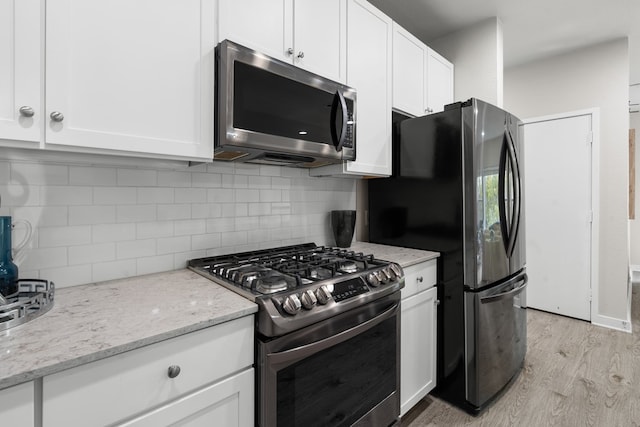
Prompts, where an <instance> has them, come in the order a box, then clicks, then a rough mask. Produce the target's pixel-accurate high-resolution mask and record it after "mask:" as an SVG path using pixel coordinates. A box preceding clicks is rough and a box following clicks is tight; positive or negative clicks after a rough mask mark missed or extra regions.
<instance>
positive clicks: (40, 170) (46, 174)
mask: <svg viewBox="0 0 640 427" xmlns="http://www.w3.org/2000/svg"><path fill="white" fill-rule="evenodd" d="M11 182H12V183H29V185H66V184H68V183H69V167H68V166H62V165H53V164H44V163H21V162H16V163H12V165H11Z"/></svg>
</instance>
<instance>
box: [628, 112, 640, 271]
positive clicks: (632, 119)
mask: <svg viewBox="0 0 640 427" xmlns="http://www.w3.org/2000/svg"><path fill="white" fill-rule="evenodd" d="M629 128H630V129H635V130H636V157H635V161H636V194H635V199H636V206H635V207H636V219H632V220H630V221H629V246H630V262H631V265H633V266H637V267H640V113H633V114H629Z"/></svg>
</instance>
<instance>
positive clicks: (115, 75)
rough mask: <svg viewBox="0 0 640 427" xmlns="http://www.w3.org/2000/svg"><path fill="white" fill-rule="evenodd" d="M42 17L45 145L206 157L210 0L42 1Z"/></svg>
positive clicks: (210, 114)
mask: <svg viewBox="0 0 640 427" xmlns="http://www.w3.org/2000/svg"><path fill="white" fill-rule="evenodd" d="M46 24H47V25H46V73H45V75H46V112H45V114H46V115H45V119H44V120H45V122H46V125H45V132H46V137H45V140H46V143H47V144H55V145H56V146H71V147H73V149H74V150H75V151H85V150H83V149H86V148H88V149H99V150H98V151H99V152H100V151H102V150H108V152H110V153H116V154H125V153H126V154H134V155H142V156H147V155H148V156H150V157H169V158H183V159H203V160H211V159H212V156H213V119H212V117H213V113H214V112H213V102H214V64H215V55H214V48H215V42H216V40H215V0H156V1H154V2H131V1H127V0H115V1H106V2H105V1H102V0H84V1H71V0H48V1H47V7H46ZM114 150H115V151H114ZM94 151H95V150H94ZM102 152H104V151H102ZM135 153H137V154H135Z"/></svg>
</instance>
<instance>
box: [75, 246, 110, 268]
mask: <svg viewBox="0 0 640 427" xmlns="http://www.w3.org/2000/svg"><path fill="white" fill-rule="evenodd" d="M115 259H116V245H115V243H113V242H111V243H94V244H91V245H82V246H70V247H69V265H80V264H83V265H84V264H93V263H96V262H105V261H114V260H115Z"/></svg>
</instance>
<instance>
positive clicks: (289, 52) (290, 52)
mask: <svg viewBox="0 0 640 427" xmlns="http://www.w3.org/2000/svg"><path fill="white" fill-rule="evenodd" d="M287 55H289V56H291V55H293V48H292V47H290V48H289V49H287Z"/></svg>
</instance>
